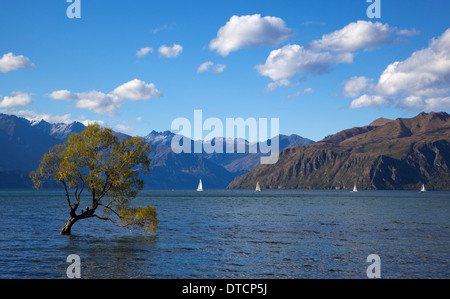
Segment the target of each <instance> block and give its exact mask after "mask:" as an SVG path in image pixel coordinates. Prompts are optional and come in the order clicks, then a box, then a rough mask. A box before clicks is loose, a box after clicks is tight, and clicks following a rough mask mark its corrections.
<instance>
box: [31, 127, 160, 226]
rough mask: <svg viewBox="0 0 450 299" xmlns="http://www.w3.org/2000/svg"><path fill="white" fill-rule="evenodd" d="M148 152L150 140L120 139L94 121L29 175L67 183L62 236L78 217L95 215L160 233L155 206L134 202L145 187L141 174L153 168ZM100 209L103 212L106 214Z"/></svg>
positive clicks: (39, 180) (37, 182) (36, 180)
mask: <svg viewBox="0 0 450 299" xmlns="http://www.w3.org/2000/svg"><path fill="white" fill-rule="evenodd" d="M149 153H150V145H149V144H147V143H145V142H144V140H143V139H142V138H138V137H133V138H130V139H123V140H122V141H121V142H120V141H119V139H118V138H117V137H116V136H114V135H113V134H112V130H111V129H107V128H102V127H100V126H99V125H97V124H95V125H89V126H88V127H87V128H86V129H85V130H84V131H83V132H82V133H80V134H72V135H71V136H70V137H69V139H68V140H67V142H65V143H64V144H59V145H56V146H54V147H53V148H51V149H50V151H49V153H47V154H45V155H44V156H43V157H42V159H41V161H40V165H39V168H38V169H37V170H36V171H34V172H32V173H31V174H30V177H31V178H32V180H33V182H34V187H35V188H39V187H40V186H41V185H42V183H44V182H45V181H47V180H49V179H54V180H56V181H57V182H60V183H61V184H62V185H63V186H64V189H65V191H66V198H67V203H68V205H69V208H70V213H69V214H70V219H69V220H68V221H67V223H66V224H65V225H64V226H63V228H62V229H61V234H62V235H70V234H71V228H72V226H73V225H74V224H75V223H76V222H77V221H79V220H82V219H87V218H93V217H96V218H99V219H101V220H109V221H111V222H112V223H114V224H116V225H118V226H121V227H125V228H128V229H130V230H133V229H143V230H144V231H145V232H156V226H157V223H158V220H157V219H156V210H155V208H154V207H138V208H133V207H130V206H129V204H130V200H131V199H133V198H135V197H136V195H137V193H138V192H139V191H140V190H142V188H143V187H144V182H143V181H142V180H141V179H139V178H138V175H139V173H140V172H142V173H150V160H149V158H148V154H149ZM83 191H88V192H89V193H88V194H89V195H88V201H89V202H90V207H86V210H85V211H84V210H81V212H79V211H78V208H79V206H80V204H81V199H82V196H81V195H82V193H83ZM71 196H72V197H71ZM84 198H86V197H84ZM85 200H86V199H85ZM100 207H101V208H100ZM99 208H100V209H99ZM97 210H101V211H102V213H101V216H99V215H98V214H97Z"/></svg>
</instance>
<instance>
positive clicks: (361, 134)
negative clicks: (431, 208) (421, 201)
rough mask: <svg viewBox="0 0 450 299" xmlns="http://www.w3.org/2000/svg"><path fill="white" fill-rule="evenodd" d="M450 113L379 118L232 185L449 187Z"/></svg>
mask: <svg viewBox="0 0 450 299" xmlns="http://www.w3.org/2000/svg"><path fill="white" fill-rule="evenodd" d="M449 169H450V116H449V115H448V114H447V113H445V112H438V113H437V112H431V113H424V112H422V113H420V114H419V115H417V116H416V117H413V118H409V119H408V118H398V119H396V120H391V119H385V118H380V119H377V120H376V121H374V122H372V123H371V124H369V125H367V126H364V127H355V128H351V129H348V130H344V131H341V132H338V133H336V134H334V135H331V136H328V137H326V138H324V139H323V140H321V141H319V142H316V143H313V144H310V145H306V146H299V147H291V148H288V149H286V150H284V151H282V152H281V153H280V156H279V160H278V162H277V163H276V164H274V165H259V166H257V167H256V168H255V169H253V170H252V171H250V172H248V173H246V174H245V175H243V176H242V177H240V178H238V179H237V180H235V181H234V182H232V183H231V184H230V186H229V188H255V185H256V182H257V181H259V183H260V185H261V188H290V189H350V188H353V186H354V185H355V184H356V185H357V186H358V189H397V190H405V189H406V190H408V189H413V190H419V188H420V186H421V185H422V184H425V185H426V186H427V189H432V190H450V170H449Z"/></svg>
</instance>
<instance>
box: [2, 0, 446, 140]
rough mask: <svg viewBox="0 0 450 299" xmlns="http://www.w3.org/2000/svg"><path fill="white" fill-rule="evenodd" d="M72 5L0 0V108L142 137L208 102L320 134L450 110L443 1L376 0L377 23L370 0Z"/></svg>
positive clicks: (224, 114)
mask: <svg viewBox="0 0 450 299" xmlns="http://www.w3.org/2000/svg"><path fill="white" fill-rule="evenodd" d="M69 5H70V3H66V1H65V0H53V1H35V0H0V32H1V35H0V36H1V42H0V112H1V113H8V114H15V115H19V116H23V117H27V118H29V119H39V118H44V119H46V120H47V121H50V122H60V121H61V122H62V121H64V122H70V121H75V120H77V121H84V122H88V121H100V122H102V123H103V124H105V125H106V126H109V127H111V128H113V129H114V130H118V131H122V132H125V133H129V134H132V135H139V136H145V135H147V134H148V133H149V132H150V131H152V130H156V131H164V130H170V127H171V123H172V121H173V120H174V119H176V118H178V117H184V118H188V119H191V120H192V121H193V116H194V110H195V109H201V110H203V117H204V118H205V119H206V118H209V117H215V118H219V119H222V120H223V121H224V122H225V119H226V118H237V117H242V118H244V119H246V118H256V119H258V118H279V119H280V133H282V134H288V135H289V134H299V135H301V136H303V137H307V138H310V139H313V140H320V139H322V138H324V137H325V136H327V135H330V134H333V133H336V132H338V131H340V130H343V129H346V128H350V127H355V126H364V125H367V124H369V123H370V122H372V121H373V120H375V119H377V118H379V117H386V118H394V119H395V118H398V117H413V116H415V115H417V114H418V113H420V112H421V111H447V112H448V111H450V87H449V86H450V53H449V52H450V50H449V49H450V41H449V40H450V31H448V32H447V30H448V29H449V28H450V21H449V20H450V19H449V18H448V12H449V11H450V3H449V2H448V1H446V0H433V1H425V0H422V1H419V0H412V1H386V0H382V1H381V18H380V19H369V18H368V16H367V14H366V10H367V7H368V6H369V5H370V3H367V2H366V1H365V0H338V1H324V0H318V1H301V0H293V1H286V0H278V1H264V0H258V1H248V0H246V1H242V0H241V1H215V0H209V1H186V0H184V1H148V0H147V1H144V0H142V1H141V0H138V1H136V0H135V1H116V0H114V1H112V0H111V1H106V0H97V1H87V0H81V19H69V18H68V17H67V15H66V9H67V7H68V6H69ZM139 51H141V52H139ZM144 54H145V55H144ZM396 62H398V63H396ZM395 63H396V64H395ZM202 65H203V67H201V66H202ZM424 66H425V67H424ZM206 134H207V132H205V135H206Z"/></svg>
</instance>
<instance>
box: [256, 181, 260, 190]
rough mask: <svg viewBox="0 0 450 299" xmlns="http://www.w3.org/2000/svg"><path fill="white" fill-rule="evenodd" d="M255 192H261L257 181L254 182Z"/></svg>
mask: <svg viewBox="0 0 450 299" xmlns="http://www.w3.org/2000/svg"><path fill="white" fill-rule="evenodd" d="M255 192H261V187H260V186H259V182H257V183H256V189H255Z"/></svg>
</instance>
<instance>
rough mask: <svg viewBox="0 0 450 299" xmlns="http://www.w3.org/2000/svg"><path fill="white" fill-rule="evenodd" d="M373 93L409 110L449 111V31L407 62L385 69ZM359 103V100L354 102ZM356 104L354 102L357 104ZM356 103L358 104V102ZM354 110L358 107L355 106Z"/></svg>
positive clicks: (400, 62) (380, 103) (379, 102)
mask: <svg viewBox="0 0 450 299" xmlns="http://www.w3.org/2000/svg"><path fill="white" fill-rule="evenodd" d="M371 92H372V93H373V94H374V95H372V96H371V95H366V96H367V98H365V99H366V101H365V102H368V101H367V99H368V98H369V97H374V96H380V97H383V98H384V99H385V101H378V102H377V101H372V105H371V106H374V105H383V104H386V103H387V100H389V103H390V104H392V105H396V106H398V107H400V108H404V109H409V110H440V109H448V108H449V97H450V29H447V30H446V31H445V32H444V33H443V34H442V35H441V36H440V37H438V38H436V39H433V40H432V41H431V43H430V45H429V47H427V48H425V49H423V50H420V51H416V52H414V53H413V54H412V55H411V56H410V57H409V58H407V59H406V60H404V61H397V62H394V63H392V64H390V65H389V66H387V67H386V69H385V70H384V72H383V73H382V74H381V75H380V78H379V80H378V82H377V84H376V85H375V86H373V88H372V90H371ZM355 101H357V100H355ZM355 101H354V102H355ZM355 103H358V101H357V102H355ZM353 104H354V103H353V102H352V105H351V107H352V108H355V107H359V106H358V105H353Z"/></svg>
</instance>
